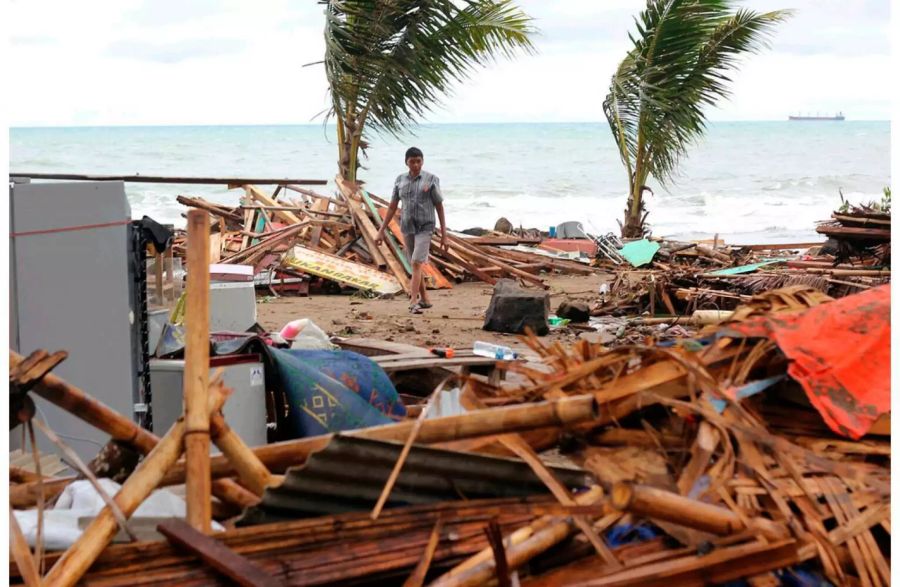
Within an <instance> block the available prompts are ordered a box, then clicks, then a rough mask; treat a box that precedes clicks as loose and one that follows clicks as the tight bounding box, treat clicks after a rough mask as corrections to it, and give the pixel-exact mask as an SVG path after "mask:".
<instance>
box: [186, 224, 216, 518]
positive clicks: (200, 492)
mask: <svg viewBox="0 0 900 587" xmlns="http://www.w3.org/2000/svg"><path fill="white" fill-rule="evenodd" d="M187 220H188V222H187V235H188V236H187V263H188V277H187V303H186V310H185V326H186V328H185V330H186V332H185V345H184V430H185V432H184V434H185V436H184V449H185V457H186V461H187V476H186V487H185V501H187V522H188V524H190V525H191V526H193V528H194V529H195V530H197V531H199V532H203V533H207V534H208V533H209V532H210V531H211V530H212V527H211V525H210V521H211V519H212V502H211V500H210V494H211V493H212V487H211V486H210V485H211V482H212V477H210V474H209V413H208V412H207V410H206V404H207V397H208V390H209V214H207V213H206V212H205V211H203V210H191V211H190V212H188V219H187Z"/></svg>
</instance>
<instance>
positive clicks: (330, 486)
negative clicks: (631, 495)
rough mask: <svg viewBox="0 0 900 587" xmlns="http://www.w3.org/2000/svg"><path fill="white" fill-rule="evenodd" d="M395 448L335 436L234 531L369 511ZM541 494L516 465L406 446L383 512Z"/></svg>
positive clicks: (577, 483)
mask: <svg viewBox="0 0 900 587" xmlns="http://www.w3.org/2000/svg"><path fill="white" fill-rule="evenodd" d="M402 448H403V445H402V443H399V442H384V441H378V440H368V439H364V438H354V437H350V436H337V437H336V438H335V439H334V440H332V441H331V443H330V444H329V445H328V447H327V448H326V449H324V450H322V451H320V452H318V453H315V454H313V455H312V456H310V458H309V459H308V460H307V462H306V464H305V465H303V466H301V467H293V468H291V469H289V470H288V471H287V473H286V475H285V480H284V483H283V484H282V485H281V486H279V487H277V488H275V489H267V490H266V492H265V494H264V495H263V499H262V502H261V503H260V504H259V505H258V506H256V507H253V508H249V509H248V510H247V511H246V512H245V513H244V516H243V517H242V519H241V522H240V523H239V525H254V524H262V523H268V522H275V521H278V520H289V519H297V518H305V517H312V516H323V515H329V514H338V513H343V512H355V511H369V510H371V509H372V508H373V507H374V505H375V502H376V501H377V500H378V496H379V495H380V494H381V491H382V489H383V488H384V484H385V482H386V481H387V479H388V477H389V476H390V474H391V470H392V469H393V467H394V464H395V463H396V462H397V458H398V457H399V456H400V451H401V449H402ZM553 471H554V472H555V473H556V475H557V477H558V478H559V479H560V481H561V482H562V483H564V484H565V485H566V486H568V487H570V488H573V489H574V488H578V487H584V486H587V485H590V484H593V481H592V479H591V477H590V475H589V474H588V473H587V472H585V471H583V470H581V469H567V468H561V467H554V468H553ZM545 493H548V491H547V489H546V487H545V486H544V484H543V483H542V482H541V481H540V480H539V479H538V478H537V476H535V474H534V473H533V472H532V470H531V469H530V468H529V467H528V465H526V464H525V463H524V462H522V461H519V460H516V459H507V458H499V457H490V456H484V455H477V454H471V453H462V452H456V451H447V450H440V449H436V448H429V447H425V446H418V445H414V446H413V447H412V450H410V452H409V455H408V456H407V459H406V462H405V463H404V465H403V469H402V470H401V472H400V476H399V477H398V479H397V483H396V484H395V485H394V488H393V491H391V496H390V498H389V499H388V502H387V504H386V507H397V506H402V505H413V504H426V503H435V502H440V501H452V500H459V499H479V498H490V497H520V496H528V495H540V494H545Z"/></svg>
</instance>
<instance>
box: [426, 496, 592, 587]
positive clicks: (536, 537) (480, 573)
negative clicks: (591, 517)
mask: <svg viewBox="0 0 900 587" xmlns="http://www.w3.org/2000/svg"><path fill="white" fill-rule="evenodd" d="M602 494H603V491H602V490H601V489H600V488H599V487H594V488H592V489H591V490H589V491H588V492H587V493H584V494H582V495H580V496H579V497H578V498H577V499H578V501H579V503H585V502H592V501H596V500H597V499H599V498H600V497H601V496H602ZM530 528H531V533H530V534H528V531H527V530H526V529H525V528H522V529H521V530H520V531H519V532H518V533H519V535H520V536H524V538H523V539H522V540H521V542H519V543H518V544H516V543H512V544H511V545H510V547H508V548H507V549H506V562H507V565H508V566H509V569H510V570H515V569H516V568H518V567H520V566H522V565H524V564H525V563H527V562H528V561H530V560H531V559H533V558H534V557H536V556H537V555H539V554H541V553H542V552H546V551H547V550H549V549H550V548H551V547H553V546H555V545H557V544H559V543H560V542H562V541H563V540H565V539H566V538H567V537H568V536H569V535H570V534H572V533H573V532H574V531H575V528H576V526H575V523H574V522H573V521H572V518H563V519H561V520H560V519H551V518H547V517H544V518H539V519H538V520H536V521H535V523H534V524H532V525H531V527H530ZM510 542H512V541H510ZM485 552H487V553H492V551H491V549H490V548H487V549H484V550H482V551H481V552H479V553H478V554H476V555H475V556H473V557H472V558H470V559H469V560H466V561H464V562H463V563H462V564H461V565H460V567H462V566H463V565H466V568H465V570H457V569H458V568H459V567H457V568H454V569H451V570H450V571H449V572H447V573H446V574H444V575H443V576H441V577H439V578H438V579H437V580H435V581H434V582H433V583H431V586H430V587H475V586H478V585H485V584H487V583H488V581H490V579H491V578H492V577H494V575H495V573H496V562H495V561H494V559H493V555H492V554H490V555H486V554H485ZM476 558H477V559H478V560H479V561H480V562H478V563H477V564H474V565H473V564H471V563H470V561H472V560H474V559H476Z"/></svg>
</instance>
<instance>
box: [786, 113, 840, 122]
mask: <svg viewBox="0 0 900 587" xmlns="http://www.w3.org/2000/svg"><path fill="white" fill-rule="evenodd" d="M788 120H844V113H843V112H838V113H837V114H835V115H834V116H818V115H816V116H802V115H799V114H798V115H797V116H794V115H790V116H788Z"/></svg>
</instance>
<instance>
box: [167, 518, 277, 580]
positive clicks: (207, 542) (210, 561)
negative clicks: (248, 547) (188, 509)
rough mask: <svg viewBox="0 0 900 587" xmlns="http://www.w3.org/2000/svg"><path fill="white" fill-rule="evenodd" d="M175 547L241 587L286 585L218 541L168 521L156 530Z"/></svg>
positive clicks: (175, 520)
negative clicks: (195, 556) (191, 554)
mask: <svg viewBox="0 0 900 587" xmlns="http://www.w3.org/2000/svg"><path fill="white" fill-rule="evenodd" d="M156 529H157V530H159V532H160V534H162V535H163V536H165V537H166V540H168V541H169V542H171V543H172V545H173V546H175V547H177V548H180V549H182V550H187V551H189V552H191V553H193V554H196V555H197V556H198V557H200V560H202V561H203V562H204V563H206V564H207V565H208V566H210V567H212V568H213V569H215V570H217V571H218V572H220V573H222V574H223V575H224V576H226V577H228V578H229V579H231V580H232V581H234V582H235V583H237V584H238V585H241V587H274V586H276V585H283V584H284V583H283V582H282V581H281V580H280V579H277V578H275V577H273V576H272V575H270V574H268V573H266V572H265V571H264V570H263V569H262V568H260V567H258V566H257V565H256V564H255V563H253V562H252V561H251V560H250V559H248V558H245V557H243V556H241V555H239V554H237V553H236V552H234V551H233V550H231V549H230V548H228V547H227V546H225V545H224V544H222V543H221V542H219V541H218V540H215V539H214V538H211V537H209V536H207V535H205V534H201V533H200V532H197V531H196V530H195V529H193V528H191V527H190V526H189V525H188V524H186V523H184V522H183V521H181V520H178V519H172V520H167V521H165V522H163V523H162V524H159V525H158V526H157V527H156Z"/></svg>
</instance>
